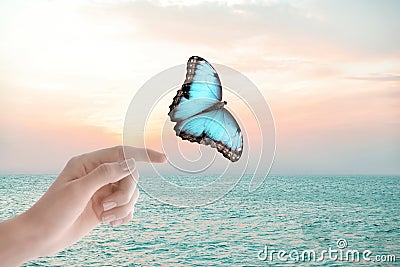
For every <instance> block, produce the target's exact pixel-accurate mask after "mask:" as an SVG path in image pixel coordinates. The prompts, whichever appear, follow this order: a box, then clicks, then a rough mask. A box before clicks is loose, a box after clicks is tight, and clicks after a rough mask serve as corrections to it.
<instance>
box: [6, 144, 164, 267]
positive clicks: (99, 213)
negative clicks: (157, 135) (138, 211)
mask: <svg viewBox="0 0 400 267" xmlns="http://www.w3.org/2000/svg"><path fill="white" fill-rule="evenodd" d="M124 152H125V155H126V156H127V160H125V158H124ZM135 161H148V162H159V163H161V162H164V161H165V155H164V154H161V153H159V152H156V151H153V150H149V149H142V148H135V147H126V146H125V147H122V146H118V147H113V148H108V149H103V150H99V151H95V152H91V153H88V154H83V155H81V156H77V157H74V158H72V159H71V160H70V161H69V162H68V163H67V165H66V166H65V168H64V170H63V171H62V172H61V173H60V175H59V176H58V177H57V179H56V180H55V181H54V183H53V184H52V185H51V186H50V188H49V189H48V190H47V192H46V193H45V194H44V195H43V196H42V197H41V198H40V199H39V201H38V202H36V203H35V204H34V205H33V206H32V207H31V208H30V209H29V210H28V211H26V212H25V213H23V214H21V215H19V216H17V217H16V218H13V219H11V220H9V221H6V222H3V223H1V224H0V232H1V234H2V240H3V241H0V251H1V252H0V259H1V258H2V257H5V261H6V262H7V259H10V258H11V259H18V260H17V261H9V263H10V265H13V263H14V264H20V263H22V262H25V261H27V260H30V259H33V258H36V257H38V256H45V255H49V254H52V253H55V252H57V251H59V250H62V249H64V248H66V247H67V246H69V245H71V244H73V243H75V242H77V241H79V240H80V239H81V238H82V237H83V236H85V235H86V234H87V233H89V232H90V231H91V230H92V229H93V228H94V227H95V226H97V225H99V224H100V223H101V222H106V223H110V224H111V225H112V226H119V225H121V224H125V223H127V222H128V221H129V220H131V219H132V213H133V210H134V205H135V203H136V201H137V199H138V196H139V191H138V188H137V186H136V183H137V179H138V178H139V173H138V170H137V169H136V168H135ZM7 227H8V228H7ZM21 227H22V229H21ZM4 229H10V230H11V231H3V230H4ZM12 229H15V231H12ZM7 232H8V234H7ZM16 232H17V233H18V234H17V233H16ZM3 234H4V235H3ZM15 235H16V236H15ZM5 236H6V238H4V237H5ZM7 237H8V239H7ZM6 240H11V241H12V242H11V243H12V244H13V243H14V246H10V245H9V243H8V244H6V245H7V247H5V246H4V245H5V244H4V243H5V242H4V241H6ZM21 241H22V242H21ZM18 244H19V245H18ZM28 244H29V246H28ZM15 246H16V247H17V248H16V249H14V247H15ZM18 246H19V248H18ZM21 246H23V247H22V248H21ZM3 247H4V248H6V250H5V251H2V248H3ZM7 252H8V254H7ZM7 255H8V256H9V257H7ZM12 255H14V257H12ZM3 263H5V262H4V261H3ZM7 266H8V265H7Z"/></svg>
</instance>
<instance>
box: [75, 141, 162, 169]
mask: <svg viewBox="0 0 400 267" xmlns="http://www.w3.org/2000/svg"><path fill="white" fill-rule="evenodd" d="M129 158H134V159H135V161H144V162H154V163H162V162H165V161H166V157H165V155H164V154H163V153H160V152H157V151H155V150H152V149H148V148H138V147H132V146H115V147H110V148H105V149H101V150H97V151H93V152H90V153H86V154H83V155H80V156H78V157H76V158H75V163H74V164H73V165H77V166H75V167H79V165H80V166H83V168H84V171H85V173H86V174H88V173H89V172H91V171H92V170H94V169H95V168H96V167H97V166H99V165H101V164H103V163H111V162H120V161H123V160H125V159H129Z"/></svg>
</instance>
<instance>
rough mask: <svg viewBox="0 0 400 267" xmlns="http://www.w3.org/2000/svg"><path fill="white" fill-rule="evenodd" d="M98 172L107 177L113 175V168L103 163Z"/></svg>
mask: <svg viewBox="0 0 400 267" xmlns="http://www.w3.org/2000/svg"><path fill="white" fill-rule="evenodd" d="M97 171H98V172H100V173H101V174H103V175H105V176H110V175H112V168H111V165H110V164H109V163H103V164H101V165H99V167H97Z"/></svg>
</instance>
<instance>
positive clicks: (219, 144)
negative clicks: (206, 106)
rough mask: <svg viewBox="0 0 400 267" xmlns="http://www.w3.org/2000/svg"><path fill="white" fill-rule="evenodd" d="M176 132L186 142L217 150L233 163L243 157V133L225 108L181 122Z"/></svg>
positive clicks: (175, 128)
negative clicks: (208, 146)
mask: <svg viewBox="0 0 400 267" xmlns="http://www.w3.org/2000/svg"><path fill="white" fill-rule="evenodd" d="M174 130H175V132H176V135H178V136H180V137H181V138H182V139H184V140H188V141H190V142H197V143H199V144H204V145H210V146H211V147H214V148H216V149H217V150H218V152H220V153H222V155H223V156H224V157H225V158H227V159H229V160H230V161H232V162H235V161H238V160H239V158H240V156H241V155H242V150H243V136H242V132H241V130H240V127H239V125H238V123H237V122H236V120H235V118H234V117H233V116H232V114H231V113H230V112H229V111H228V110H226V109H225V108H221V109H217V110H212V111H209V112H205V113H202V114H199V115H196V116H193V117H190V118H188V119H186V120H183V121H180V122H178V123H177V124H176V125H175V127H174Z"/></svg>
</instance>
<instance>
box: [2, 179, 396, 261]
mask: <svg viewBox="0 0 400 267" xmlns="http://www.w3.org/2000/svg"><path fill="white" fill-rule="evenodd" d="M55 178H56V176H55V175H0V221H3V220H6V219H8V218H12V217H13V216H16V215H18V214H20V213H21V212H23V211H25V210H27V209H28V208H29V207H30V206H31V205H32V204H33V203H35V201H37V200H38V199H39V197H40V196H41V195H42V194H43V193H44V192H45V191H46V189H47V188H48V187H49V186H50V184H51V183H52V182H53V181H54V179H55ZM170 178H171V179H172V180H173V179H175V178H176V179H177V180H179V179H181V177H173V176H171V177H170ZM246 179H249V178H248V177H246V176H244V177H243V178H242V180H243V182H242V180H241V181H239V183H238V184H237V185H236V186H235V187H234V188H233V190H232V191H230V192H229V193H227V194H226V195H225V196H224V197H222V198H221V199H219V200H218V201H216V202H214V203H212V204H209V205H206V206H202V207H189V208H179V207H175V206H171V205H168V204H163V203H160V202H159V201H157V200H156V199H154V198H153V197H151V196H149V195H147V194H146V193H143V192H142V194H141V196H140V199H139V202H138V203H137V205H136V208H135V213H134V219H133V220H132V221H131V222H130V223H129V224H127V225H123V226H120V227H116V228H113V227H111V226H109V225H100V226H99V227H97V228H95V229H94V230H93V231H92V232H91V233H90V234H89V235H88V236H86V237H84V238H83V239H82V240H81V241H79V242H78V243H76V244H75V245H73V246H71V247H69V248H67V249H65V250H64V251H61V252H59V253H57V254H56V255H53V256H48V257H42V258H39V259H36V260H34V261H31V262H28V263H26V264H24V265H23V266H317V265H318V266H353V265H354V266H358V265H363V266H400V176H357V175H352V176H347V175H342V176H329V175H315V176H302V175H298V176H296V175H294V176H274V175H270V176H268V177H267V178H266V180H265V182H264V183H263V185H262V186H261V187H260V188H258V189H257V190H256V191H254V192H252V193H249V192H248V190H247V187H246V185H247V184H248V181H247V182H246ZM160 190H162V189H160ZM0 238H1V237H0ZM0 265H1V263H0Z"/></svg>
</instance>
